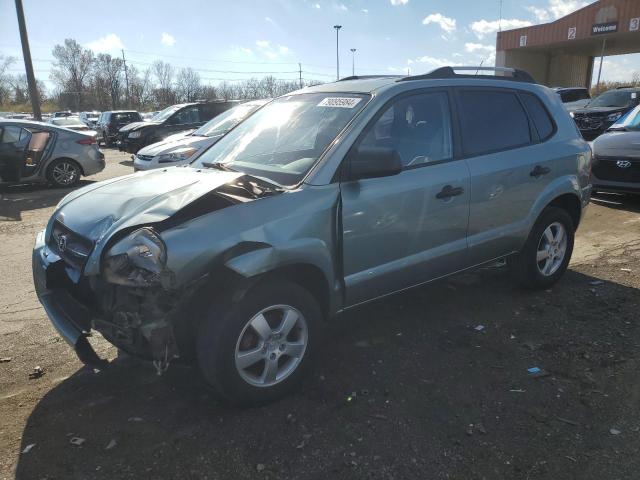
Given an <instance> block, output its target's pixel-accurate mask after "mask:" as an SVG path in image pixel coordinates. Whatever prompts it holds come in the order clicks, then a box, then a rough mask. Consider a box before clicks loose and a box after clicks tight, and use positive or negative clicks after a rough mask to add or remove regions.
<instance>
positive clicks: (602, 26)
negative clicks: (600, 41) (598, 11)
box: [591, 22, 618, 35]
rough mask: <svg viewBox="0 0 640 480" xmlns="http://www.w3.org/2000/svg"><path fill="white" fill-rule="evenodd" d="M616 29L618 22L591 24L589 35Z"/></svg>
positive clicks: (611, 31) (610, 31) (615, 30)
mask: <svg viewBox="0 0 640 480" xmlns="http://www.w3.org/2000/svg"><path fill="white" fill-rule="evenodd" d="M617 31H618V22H607V23H596V24H595V25H592V26H591V35H602V34H603V33H613V32H617Z"/></svg>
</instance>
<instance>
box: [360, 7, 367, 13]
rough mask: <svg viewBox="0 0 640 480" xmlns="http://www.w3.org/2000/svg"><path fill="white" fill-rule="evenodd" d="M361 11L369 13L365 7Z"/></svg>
mask: <svg viewBox="0 0 640 480" xmlns="http://www.w3.org/2000/svg"><path fill="white" fill-rule="evenodd" d="M361 11H362V13H369V10H367V9H366V8H363V9H362V10H361Z"/></svg>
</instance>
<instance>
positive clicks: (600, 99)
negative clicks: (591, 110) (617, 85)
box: [587, 90, 638, 108]
mask: <svg viewBox="0 0 640 480" xmlns="http://www.w3.org/2000/svg"><path fill="white" fill-rule="evenodd" d="M637 96H638V94H637V93H636V92H630V91H624V90H609V91H608V92H604V93H603V94H601V95H598V96H597V97H596V98H594V99H593V100H591V101H590V102H589V103H588V104H587V106H588V107H622V108H624V107H628V106H629V105H631V104H632V103H633V101H634V100H636V98H637Z"/></svg>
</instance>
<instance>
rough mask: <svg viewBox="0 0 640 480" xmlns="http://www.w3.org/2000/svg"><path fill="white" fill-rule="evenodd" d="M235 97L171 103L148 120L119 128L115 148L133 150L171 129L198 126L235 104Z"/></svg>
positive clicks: (167, 132) (177, 129)
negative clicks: (232, 99)
mask: <svg viewBox="0 0 640 480" xmlns="http://www.w3.org/2000/svg"><path fill="white" fill-rule="evenodd" d="M238 103H239V101H237V100H234V101H224V100H219V101H211V102H196V103H181V104H178V105H172V106H170V107H167V108H165V109H164V110H162V111H161V112H159V113H157V114H156V115H155V116H154V117H153V118H152V119H151V120H149V121H146V122H142V121H141V122H137V123H132V124H130V125H127V126H126V127H124V128H121V129H120V132H119V133H118V148H119V149H120V150H121V151H125V152H129V153H137V152H138V150H140V149H141V148H143V147H146V146H147V145H151V144H152V143H156V142H159V141H161V140H163V139H164V138H166V137H168V136H169V135H172V134H174V133H178V132H182V131H185V130H193V129H196V128H198V127H201V126H202V125H204V124H205V123H206V122H208V121H209V120H211V119H212V118H213V117H216V116H218V115H220V114H221V113H222V112H224V111H226V110H229V109H230V108H231V107H233V106H235V105H238Z"/></svg>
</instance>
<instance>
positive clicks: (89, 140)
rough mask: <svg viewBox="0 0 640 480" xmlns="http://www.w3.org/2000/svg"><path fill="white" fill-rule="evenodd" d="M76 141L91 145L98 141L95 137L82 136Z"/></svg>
mask: <svg viewBox="0 0 640 480" xmlns="http://www.w3.org/2000/svg"><path fill="white" fill-rule="evenodd" d="M76 143H79V144H80V145H93V144H94V143H98V142H97V141H96V137H89V138H83V139H81V140H76Z"/></svg>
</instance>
